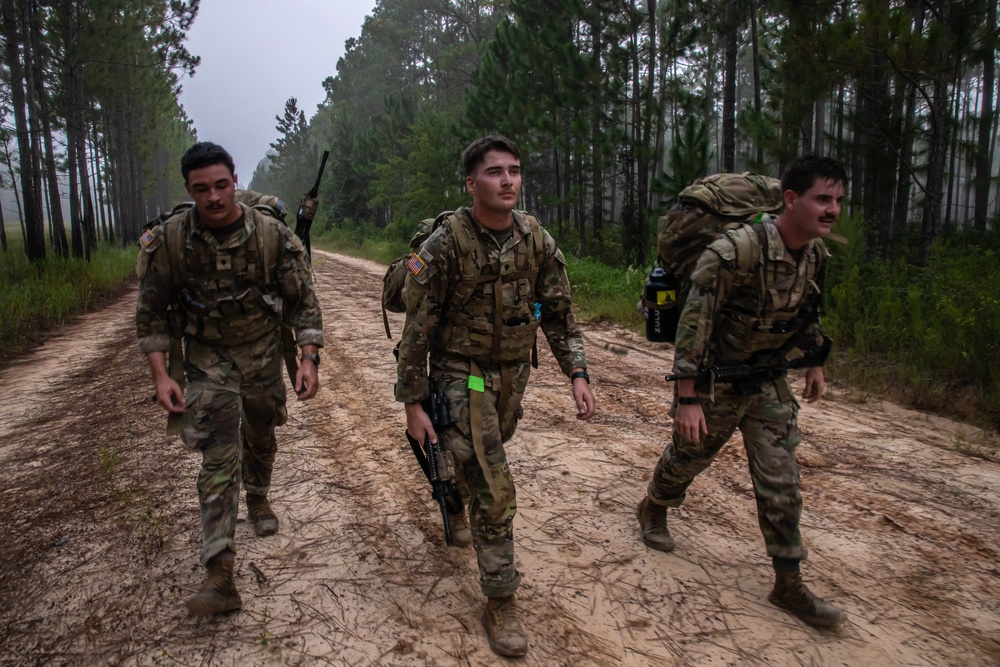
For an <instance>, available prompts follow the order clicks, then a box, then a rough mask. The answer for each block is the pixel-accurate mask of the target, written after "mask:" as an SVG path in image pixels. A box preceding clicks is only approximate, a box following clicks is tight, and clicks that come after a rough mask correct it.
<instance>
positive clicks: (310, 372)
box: [295, 359, 319, 401]
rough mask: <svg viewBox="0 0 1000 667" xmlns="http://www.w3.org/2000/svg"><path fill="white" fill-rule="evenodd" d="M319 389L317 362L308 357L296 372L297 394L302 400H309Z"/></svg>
mask: <svg viewBox="0 0 1000 667" xmlns="http://www.w3.org/2000/svg"><path fill="white" fill-rule="evenodd" d="M318 390H319V371H317V370H316V364H314V363H313V362H311V361H310V360H308V359H306V360H304V361H303V362H302V364H301V365H300V366H299V371H298V373H296V374H295V394H296V395H297V396H298V397H299V398H298V400H300V401H308V400H309V399H310V398H312V397H313V396H315V395H316V392H317V391H318Z"/></svg>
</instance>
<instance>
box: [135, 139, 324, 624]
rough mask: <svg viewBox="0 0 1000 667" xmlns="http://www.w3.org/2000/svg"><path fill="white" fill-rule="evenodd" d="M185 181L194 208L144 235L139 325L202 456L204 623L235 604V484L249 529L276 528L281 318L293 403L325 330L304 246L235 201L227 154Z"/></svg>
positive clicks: (304, 389)
mask: <svg viewBox="0 0 1000 667" xmlns="http://www.w3.org/2000/svg"><path fill="white" fill-rule="evenodd" d="M181 173H182V174H183V176H184V185H185V187H186V188H187V191H188V194H190V195H191V198H192V199H193V200H194V206H193V207H190V208H187V209H186V210H184V211H181V212H178V213H177V214H175V215H173V216H171V217H170V218H169V219H168V220H167V221H166V222H164V223H163V224H161V225H158V226H156V227H154V228H153V229H151V230H149V231H147V232H146V233H145V234H143V236H142V238H141V239H140V245H141V246H142V248H141V250H140V251H139V258H138V261H137V264H136V273H137V274H138V275H139V277H140V280H141V281H140V285H139V299H138V304H137V306H136V317H135V319H136V332H137V335H138V339H139V349H140V351H141V352H142V353H143V354H145V355H146V358H147V361H148V362H149V367H150V370H151V371H152V375H153V383H154V384H155V386H156V399H157V402H158V403H159V404H160V405H161V406H163V407H164V408H166V410H167V411H168V412H169V413H170V414H171V420H172V421H173V422H174V423H175V424H176V423H177V421H178V419H177V418H178V417H179V418H180V419H179V424H180V425H179V432H180V435H181V438H182V440H183V442H184V444H185V446H187V447H188V448H190V449H192V450H195V451H199V452H201V454H202V464H201V472H200V474H199V475H198V496H199V501H200V504H201V523H202V531H203V546H202V553H201V560H202V563H203V564H204V565H205V566H206V568H207V569H208V577H207V579H206V581H205V583H204V585H203V586H202V588H201V590H200V591H198V592H197V593H195V594H194V595H193V596H191V597H190V598H188V600H187V608H188V611H189V612H190V613H191V614H193V615H199V616H207V615H211V614H218V613H222V612H226V611H232V610H235V609H240V608H241V606H242V601H241V600H240V595H239V593H238V592H237V590H236V585H235V583H234V582H233V562H234V559H235V554H236V547H235V543H234V540H233V535H234V532H235V529H236V516H237V511H238V505H239V493H240V482H241V480H242V483H243V485H244V486H245V487H246V494H247V495H246V502H247V514H248V517H249V519H250V521H251V523H252V524H253V527H254V531H255V532H256V533H257V534H258V535H271V534H273V533H275V532H277V530H278V517H277V516H276V515H275V514H274V511H273V510H272V509H271V505H270V503H269V501H268V498H267V494H268V490H269V488H270V484H271V470H272V467H273V465H274V455H275V451H276V449H277V443H276V441H275V437H274V429H275V427H276V426H280V425H281V424H284V423H285V421H286V420H287V413H286V411H285V385H284V379H283V378H282V377H281V365H282V356H281V322H282V311H283V310H284V312H285V313H286V314H287V319H288V321H289V322H290V323H291V325H292V326H293V327H294V328H295V332H296V334H297V339H298V344H299V345H300V346H301V348H302V356H301V361H302V363H301V366H300V367H299V368H298V371H297V373H296V377H295V383H294V384H295V387H294V388H295V392H296V394H297V395H298V399H299V400H303V401H304V400H308V399H310V398H312V397H313V396H315V395H316V391H317V389H318V388H319V377H318V373H317V367H318V366H319V349H318V348H320V347H322V346H323V323H322V318H321V315H320V310H319V304H318V303H317V301H316V295H315V293H314V292H313V285H312V278H311V277H310V274H309V269H308V267H307V264H306V258H305V253H304V252H303V249H302V244H301V243H300V242H299V239H298V238H296V236H295V235H294V234H293V233H292V232H291V230H289V229H288V227H286V226H285V225H284V224H282V223H281V222H280V221H279V220H277V219H276V218H274V217H271V216H270V215H269V213H268V212H267V211H268V209H256V208H249V207H247V206H246V205H244V204H240V203H238V202H237V201H236V199H235V189H236V174H235V173H234V171H233V159H232V158H231V157H230V155H229V153H227V152H226V151H225V149H223V148H222V147H221V146H218V145H216V144H212V143H208V142H202V143H197V144H195V145H194V146H192V147H191V148H190V149H188V151H187V152H186V153H185V154H184V156H183V157H182V158H181ZM181 335H183V339H184V346H185V350H184V367H183V373H181V372H179V370H178V369H179V368H180V366H179V362H180V359H178V358H177V356H178V355H176V354H175V352H174V351H172V352H171V360H170V367H171V368H170V372H169V373H168V371H167V363H166V351H167V350H168V349H170V348H171V337H172V336H173V337H174V338H175V339H177V338H180V337H181ZM175 350H176V348H175ZM177 351H179V350H177ZM185 376H186V382H187V392H186V393H185V391H184V389H183V388H182V383H183V382H184V380H185Z"/></svg>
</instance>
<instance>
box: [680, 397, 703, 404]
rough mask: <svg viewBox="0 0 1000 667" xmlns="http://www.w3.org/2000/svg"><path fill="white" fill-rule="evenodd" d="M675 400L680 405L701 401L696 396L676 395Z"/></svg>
mask: <svg viewBox="0 0 1000 667" xmlns="http://www.w3.org/2000/svg"><path fill="white" fill-rule="evenodd" d="M677 402H678V403H680V404H681V405H698V404H699V403H701V399H700V398H698V397H697V396H678V397H677Z"/></svg>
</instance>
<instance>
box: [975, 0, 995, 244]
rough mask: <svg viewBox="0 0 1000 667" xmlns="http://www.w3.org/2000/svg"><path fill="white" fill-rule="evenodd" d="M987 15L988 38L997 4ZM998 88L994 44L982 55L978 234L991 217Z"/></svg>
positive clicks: (990, 8)
mask: <svg viewBox="0 0 1000 667" xmlns="http://www.w3.org/2000/svg"><path fill="white" fill-rule="evenodd" d="M987 5H988V7H989V9H988V10H987V12H986V27H985V32H986V34H987V35H992V34H994V32H995V29H996V25H997V3H996V2H989V3H987ZM995 86H996V45H995V42H991V43H990V46H989V47H988V48H987V49H986V50H985V51H984V53H983V96H982V99H981V100H980V105H979V109H980V111H979V141H978V143H977V147H976V185H975V190H976V203H975V212H974V214H973V226H974V227H975V229H976V231H978V232H985V231H986V220H987V218H988V217H989V215H988V214H989V205H990V176H991V167H992V166H993V160H992V155H991V153H992V151H993V148H994V146H993V144H991V143H990V129H991V128H992V126H993V92H994V87H995Z"/></svg>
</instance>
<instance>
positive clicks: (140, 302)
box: [135, 226, 174, 354]
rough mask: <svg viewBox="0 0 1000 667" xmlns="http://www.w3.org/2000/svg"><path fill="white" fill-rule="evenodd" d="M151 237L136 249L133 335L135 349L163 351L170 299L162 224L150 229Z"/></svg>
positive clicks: (167, 341)
mask: <svg viewBox="0 0 1000 667" xmlns="http://www.w3.org/2000/svg"><path fill="white" fill-rule="evenodd" d="M152 234H153V235H154V236H155V238H154V239H153V240H152V241H151V242H150V243H148V244H147V245H145V246H143V247H140V248H139V256H138V258H137V260H136V273H138V274H139V297H138V299H137V300H136V306H135V335H136V338H137V339H138V342H139V351H140V352H142V353H143V354H149V353H150V352H166V351H167V350H169V349H170V325H169V320H168V315H167V311H168V309H169V308H170V305H171V303H172V302H173V300H174V295H173V291H174V290H173V283H172V281H171V279H170V262H169V255H168V253H167V248H166V245H165V244H164V242H163V240H164V236H165V232H164V229H163V227H162V226H160V227H157V228H155V229H154V230H152Z"/></svg>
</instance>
